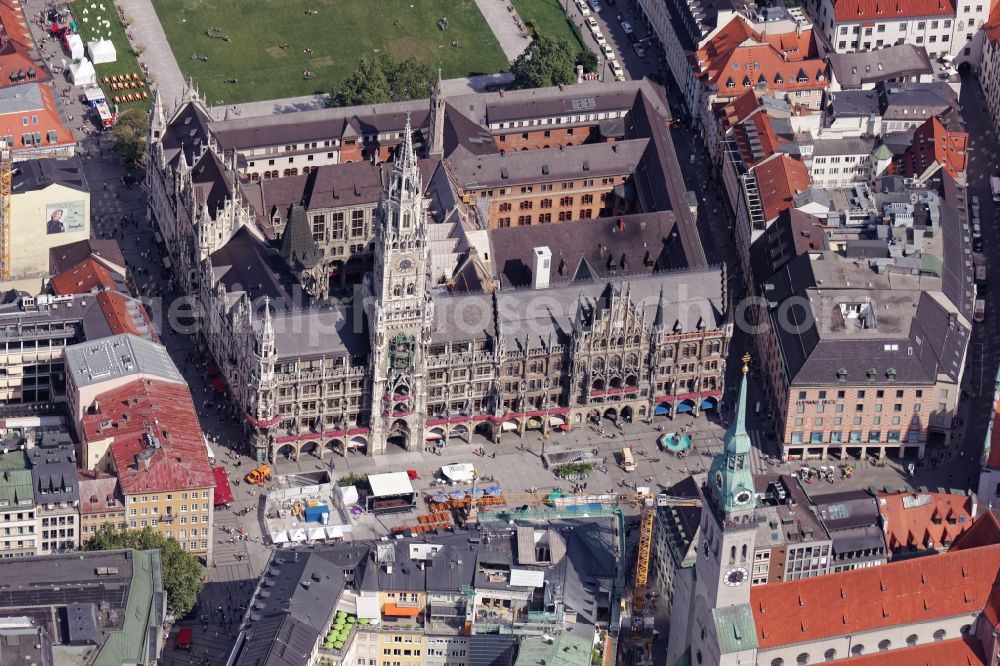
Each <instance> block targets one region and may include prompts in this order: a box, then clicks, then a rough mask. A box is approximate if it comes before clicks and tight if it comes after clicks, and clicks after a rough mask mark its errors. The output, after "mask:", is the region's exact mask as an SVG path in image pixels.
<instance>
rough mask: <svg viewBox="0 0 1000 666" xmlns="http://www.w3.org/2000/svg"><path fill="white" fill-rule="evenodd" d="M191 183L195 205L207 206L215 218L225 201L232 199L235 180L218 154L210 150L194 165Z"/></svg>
mask: <svg viewBox="0 0 1000 666" xmlns="http://www.w3.org/2000/svg"><path fill="white" fill-rule="evenodd" d="M191 183H192V187H193V189H194V195H195V203H196V204H198V205H201V204H205V205H206V206H207V207H208V211H209V213H210V214H211V215H212V216H213V217H214V216H215V212H216V211H217V210H218V209H219V208H220V207H221V206H222V205H223V203H224V202H225V200H226V199H229V198H231V197H232V195H233V187H234V185H235V178H234V175H233V173H232V172H231V171H229V170H228V169H227V168H226V166H225V165H224V164H223V163H222V160H220V159H219V156H218V155H217V154H216V152H215V151H214V150H209V151H206V152H205V154H204V155H202V156H201V158H200V159H199V160H198V162H197V163H196V164H195V165H194V167H193V169H192V171H191Z"/></svg>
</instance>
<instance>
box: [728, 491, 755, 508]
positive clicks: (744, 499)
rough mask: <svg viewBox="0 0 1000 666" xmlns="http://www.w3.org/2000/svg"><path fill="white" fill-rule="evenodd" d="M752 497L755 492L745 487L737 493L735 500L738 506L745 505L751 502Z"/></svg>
mask: <svg viewBox="0 0 1000 666" xmlns="http://www.w3.org/2000/svg"><path fill="white" fill-rule="evenodd" d="M752 499H753V493H751V492H750V491H749V490H747V489H745V488H744V489H743V490H741V491H740V492H738V493H736V497H734V498H733V502H734V503H736V504H737V505H738V506H745V505H747V504H749V503H750V501H751V500H752Z"/></svg>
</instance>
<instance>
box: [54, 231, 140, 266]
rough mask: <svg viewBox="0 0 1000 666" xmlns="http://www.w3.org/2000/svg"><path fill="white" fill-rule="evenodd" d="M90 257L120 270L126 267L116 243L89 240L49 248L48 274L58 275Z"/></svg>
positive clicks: (112, 241) (97, 239) (98, 239)
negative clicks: (100, 259) (104, 260)
mask: <svg viewBox="0 0 1000 666" xmlns="http://www.w3.org/2000/svg"><path fill="white" fill-rule="evenodd" d="M90 256H94V257H100V258H102V259H106V260H107V261H109V262H111V263H112V264H115V265H116V266H120V267H122V268H125V267H126V263H125V257H124V255H122V251H121V248H120V247H119V246H118V241H116V240H105V239H100V238H90V239H87V240H81V241H76V242H75V243H67V244H66V245H57V246H55V247H53V248H50V249H49V273H50V274H52V275H58V274H59V273H62V272H63V271H65V270H68V269H70V268H72V267H73V266H76V265H77V264H78V263H80V262H81V261H83V260H84V259H86V258H87V257H90Z"/></svg>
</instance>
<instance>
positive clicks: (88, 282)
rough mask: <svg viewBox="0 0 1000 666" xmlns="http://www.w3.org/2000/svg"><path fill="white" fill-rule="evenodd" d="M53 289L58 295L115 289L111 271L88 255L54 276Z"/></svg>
mask: <svg viewBox="0 0 1000 666" xmlns="http://www.w3.org/2000/svg"><path fill="white" fill-rule="evenodd" d="M51 284H52V291H53V292H54V293H56V294H58V295H65V294H89V293H90V292H92V291H103V290H105V289H115V288H116V284H115V279H114V277H113V276H112V275H111V271H109V270H108V269H107V268H105V267H104V266H103V265H102V264H100V263H99V262H98V261H97V260H95V259H93V258H92V257H88V258H86V259H84V260H83V261H81V262H80V263H78V264H76V265H75V266H73V267H72V268H69V269H67V270H65V271H63V272H62V273H60V274H59V275H56V276H55V277H53V278H52V282H51Z"/></svg>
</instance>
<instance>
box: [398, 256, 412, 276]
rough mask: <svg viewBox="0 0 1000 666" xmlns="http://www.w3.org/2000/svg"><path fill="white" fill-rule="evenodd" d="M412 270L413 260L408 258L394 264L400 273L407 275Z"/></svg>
mask: <svg viewBox="0 0 1000 666" xmlns="http://www.w3.org/2000/svg"><path fill="white" fill-rule="evenodd" d="M412 269H413V260H412V259H410V258H409V257H404V258H402V259H400V260H399V261H398V262H397V263H396V270H397V271H399V272H401V273H407V272H409V271H411V270H412Z"/></svg>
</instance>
